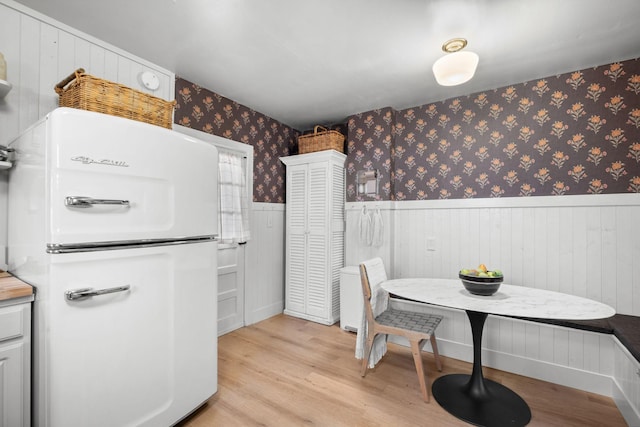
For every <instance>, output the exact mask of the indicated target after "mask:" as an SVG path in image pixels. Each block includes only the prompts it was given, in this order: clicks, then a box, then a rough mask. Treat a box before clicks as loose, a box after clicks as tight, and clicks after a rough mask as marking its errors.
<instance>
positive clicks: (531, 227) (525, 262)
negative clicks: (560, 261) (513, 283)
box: [518, 209, 540, 288]
mask: <svg viewBox="0 0 640 427" xmlns="http://www.w3.org/2000/svg"><path fill="white" fill-rule="evenodd" d="M537 232H538V230H537V229H536V222H535V217H534V210H533V209H526V210H524V211H523V212H522V236H518V237H519V238H521V239H522V280H523V281H522V284H523V285H525V286H531V287H533V288H538V287H540V285H539V284H538V282H537V281H536V271H535V270H536V269H535V267H534V262H535V243H536V239H535V235H536V233H537Z"/></svg>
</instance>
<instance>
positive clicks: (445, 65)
mask: <svg viewBox="0 0 640 427" xmlns="http://www.w3.org/2000/svg"><path fill="white" fill-rule="evenodd" d="M466 45H467V40H466V39H460V38H456V39H451V40H449V41H447V42H445V44H443V45H442V50H443V51H444V52H446V53H447V55H445V56H443V57H442V58H440V59H438V60H437V61H436V62H435V63H434V64H433V75H434V76H435V77H436V81H437V82H438V84H440V85H442V86H456V85H460V84H462V83H466V82H468V81H469V80H471V78H472V77H473V75H474V74H475V72H476V67H477V66H478V61H479V57H478V55H477V54H475V53H473V52H461V50H462V49H464V47H465V46H466Z"/></svg>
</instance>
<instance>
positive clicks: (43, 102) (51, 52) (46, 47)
mask: <svg viewBox="0 0 640 427" xmlns="http://www.w3.org/2000/svg"><path fill="white" fill-rule="evenodd" d="M40 28H41V31H40V64H39V69H40V70H57V69H58V30H57V29H55V28H54V27H52V26H51V25H46V24H41V25H40ZM59 81H60V80H58V79H57V78H56V75H55V72H42V71H41V72H40V83H39V89H38V92H39V94H40V96H39V100H40V101H39V106H38V111H50V110H52V109H54V108H56V107H57V105H58V95H57V94H56V92H55V90H54V87H55V85H56V84H57V83H58V82H59Z"/></svg>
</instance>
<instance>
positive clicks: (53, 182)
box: [18, 108, 218, 245]
mask: <svg viewBox="0 0 640 427" xmlns="http://www.w3.org/2000/svg"><path fill="white" fill-rule="evenodd" d="M32 141H33V143H34V144H41V141H38V140H37V139H32ZM36 149H37V147H20V149H19V152H18V156H20V155H21V154H22V155H24V153H25V152H28V151H29V150H32V151H35V150H36ZM44 149H45V150H46V152H47V155H46V157H45V158H46V160H45V168H46V174H47V183H46V185H47V186H48V188H49V191H45V194H46V197H47V201H46V205H47V206H46V209H47V210H46V212H47V213H48V215H50V217H49V220H48V221H47V224H48V228H49V229H48V230H47V234H46V236H47V239H48V240H47V243H53V244H57V245H60V244H62V245H64V244H78V243H83V242H112V241H136V240H140V239H149V240H155V239H173V238H184V237H192V236H210V235H215V234H216V233H217V231H216V229H217V221H216V215H217V202H218V200H217V179H218V176H217V164H218V152H217V150H216V148H215V147H213V146H212V145H210V144H207V143H205V142H202V141H199V140H197V139H195V138H192V137H189V136H186V135H183V134H180V133H177V132H173V131H170V130H168V129H164V128H161V127H158V126H153V125H149V124H146V123H141V122H137V121H133V120H128V119H123V118H119V117H114V116H109V115H105V114H99V113H93V112H88V111H83V110H77V109H71V108H58V109H56V110H54V111H53V112H52V113H50V114H49V116H48V117H47V120H46V146H45V147H44ZM19 163H20V162H19V161H18V166H19Z"/></svg>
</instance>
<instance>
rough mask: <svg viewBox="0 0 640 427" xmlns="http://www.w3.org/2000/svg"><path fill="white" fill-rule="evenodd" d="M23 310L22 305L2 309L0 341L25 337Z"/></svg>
mask: <svg viewBox="0 0 640 427" xmlns="http://www.w3.org/2000/svg"><path fill="white" fill-rule="evenodd" d="M23 310H24V307H23V306H21V305H18V306H13V307H5V308H2V309H0V341H6V340H10V339H12V338H18V337H21V336H22V335H24V328H25V324H24V322H23V319H24V316H23V313H22V311H23Z"/></svg>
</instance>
